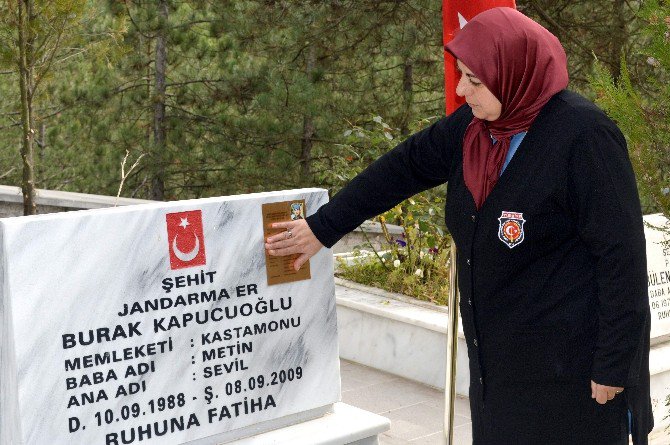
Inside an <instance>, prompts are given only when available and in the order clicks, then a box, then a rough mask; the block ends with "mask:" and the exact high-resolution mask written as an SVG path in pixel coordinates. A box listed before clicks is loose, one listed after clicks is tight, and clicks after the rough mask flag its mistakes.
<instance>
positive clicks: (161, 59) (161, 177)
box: [151, 0, 168, 201]
mask: <svg viewBox="0 0 670 445" xmlns="http://www.w3.org/2000/svg"><path fill="white" fill-rule="evenodd" d="M158 15H159V17H160V19H161V26H160V29H159V30H158V35H157V37H156V72H155V85H156V88H155V90H154V101H155V105H154V143H153V162H154V168H155V171H154V177H153V179H152V183H151V199H154V200H156V201H163V200H164V199H165V151H166V136H167V129H166V126H165V75H166V69H167V27H168V26H167V21H168V3H167V0H159V2H158Z"/></svg>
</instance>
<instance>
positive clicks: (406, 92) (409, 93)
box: [400, 59, 414, 136]
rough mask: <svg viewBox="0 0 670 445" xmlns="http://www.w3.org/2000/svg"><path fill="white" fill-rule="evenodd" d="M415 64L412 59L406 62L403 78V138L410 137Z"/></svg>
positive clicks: (401, 131)
mask: <svg viewBox="0 0 670 445" xmlns="http://www.w3.org/2000/svg"><path fill="white" fill-rule="evenodd" d="M413 73H414V64H413V63H412V61H411V60H410V59H406V60H405V70H404V72H403V77H402V97H403V104H404V107H403V108H404V111H403V116H402V125H401V126H400V134H402V135H403V136H408V135H409V119H410V116H411V115H412V102H413V99H414V94H413V93H414V76H413Z"/></svg>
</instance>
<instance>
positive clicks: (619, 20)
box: [610, 0, 628, 83]
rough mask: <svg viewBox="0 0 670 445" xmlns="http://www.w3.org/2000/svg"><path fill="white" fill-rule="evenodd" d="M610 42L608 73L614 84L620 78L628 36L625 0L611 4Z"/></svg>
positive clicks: (618, 0) (615, 0) (617, 0)
mask: <svg viewBox="0 0 670 445" xmlns="http://www.w3.org/2000/svg"><path fill="white" fill-rule="evenodd" d="M612 8H613V11H612V19H613V22H614V23H613V24H612V25H613V26H612V40H611V41H610V42H611V43H610V45H611V46H610V58H611V62H610V72H611V73H612V78H613V79H614V82H615V83H619V79H620V78H621V58H622V56H623V55H624V45H625V43H626V38H627V37H628V34H627V32H626V17H625V13H626V11H625V8H626V4H625V0H614V1H613V2H612Z"/></svg>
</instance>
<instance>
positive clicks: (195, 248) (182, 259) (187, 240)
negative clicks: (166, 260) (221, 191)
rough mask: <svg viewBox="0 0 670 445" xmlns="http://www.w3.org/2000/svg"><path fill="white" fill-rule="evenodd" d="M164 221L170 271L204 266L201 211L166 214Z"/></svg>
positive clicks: (205, 261) (203, 237)
mask: <svg viewBox="0 0 670 445" xmlns="http://www.w3.org/2000/svg"><path fill="white" fill-rule="evenodd" d="M165 221H166V222H167V233H168V244H169V246H168V248H169V250H170V269H184V268H186V267H193V266H202V265H204V264H206V263H207V260H206V257H205V236H204V235H203V231H202V211H201V210H191V211H188V212H178V213H168V214H166V215H165Z"/></svg>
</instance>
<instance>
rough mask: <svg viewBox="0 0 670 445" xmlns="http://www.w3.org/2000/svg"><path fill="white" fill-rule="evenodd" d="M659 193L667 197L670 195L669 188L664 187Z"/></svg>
mask: <svg viewBox="0 0 670 445" xmlns="http://www.w3.org/2000/svg"><path fill="white" fill-rule="evenodd" d="M661 193H663V194H664V195H667V194H668V193H670V187H664V188H662V189H661Z"/></svg>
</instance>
